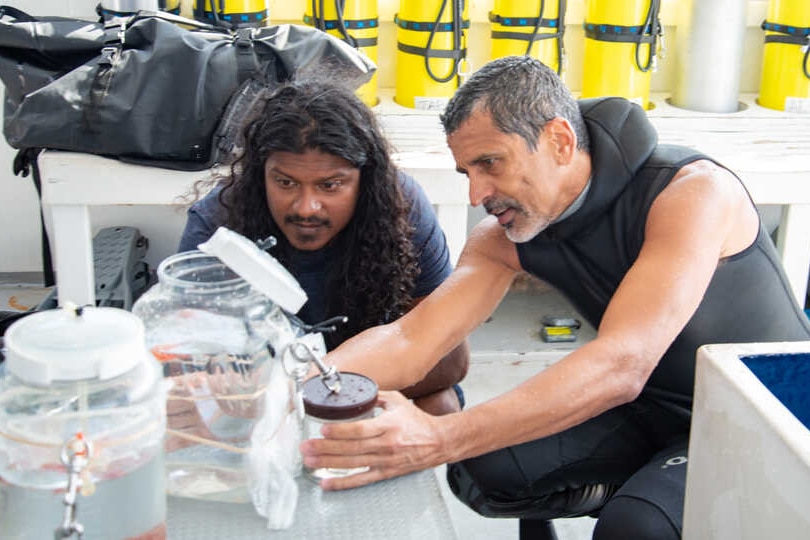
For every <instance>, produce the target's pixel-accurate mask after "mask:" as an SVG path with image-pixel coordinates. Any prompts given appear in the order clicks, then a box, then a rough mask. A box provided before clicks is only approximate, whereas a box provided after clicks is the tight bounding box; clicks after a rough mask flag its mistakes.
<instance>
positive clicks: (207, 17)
mask: <svg viewBox="0 0 810 540" xmlns="http://www.w3.org/2000/svg"><path fill="white" fill-rule="evenodd" d="M192 10H193V13H194V18H195V19H196V20H198V21H200V22H204V23H208V24H213V25H217V26H224V27H226V28H245V27H251V26H265V25H266V24H267V18H268V10H267V2H266V0H194V4H193V7H192Z"/></svg>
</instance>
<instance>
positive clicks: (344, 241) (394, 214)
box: [179, 81, 469, 414]
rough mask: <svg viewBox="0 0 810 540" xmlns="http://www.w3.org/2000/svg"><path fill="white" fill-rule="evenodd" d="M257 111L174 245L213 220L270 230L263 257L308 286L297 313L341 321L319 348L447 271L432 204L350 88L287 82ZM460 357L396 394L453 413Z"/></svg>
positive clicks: (393, 313) (388, 316) (185, 245)
mask: <svg viewBox="0 0 810 540" xmlns="http://www.w3.org/2000/svg"><path fill="white" fill-rule="evenodd" d="M255 110H256V111H257V112H256V114H253V115H252V116H251V117H250V118H249V119H248V121H247V123H246V125H245V128H244V131H243V140H244V148H243V150H242V151H241V153H240V155H239V156H238V157H237V159H236V160H235V161H234V163H233V165H232V166H231V172H230V174H229V175H228V176H227V177H226V178H224V179H222V180H221V182H220V183H219V184H218V185H217V186H216V187H215V188H214V189H213V190H211V192H209V193H208V194H207V195H206V196H205V197H203V198H202V199H200V200H198V201H197V202H195V203H194V204H193V205H192V206H191V207H190V208H189V211H188V221H187V223H186V227H185V230H184V231H183V236H182V238H181V240H180V248H179V249H180V251H187V250H191V249H196V246H197V245H198V244H200V243H202V242H204V241H205V240H207V239H208V238H209V237H210V236H211V235H212V234H213V233H214V232H215V231H216V229H217V227H219V226H221V225H224V226H226V227H228V228H229V229H231V230H234V231H236V232H238V233H240V234H242V235H243V236H246V237H247V238H250V239H252V240H263V239H266V238H267V237H269V236H273V237H275V239H276V241H277V244H276V245H275V247H273V248H272V249H271V250H270V253H271V254H272V255H273V256H274V257H276V259H278V260H279V262H281V263H282V264H283V265H284V266H285V267H286V268H287V269H288V270H289V271H290V272H291V273H292V274H293V275H294V276H295V277H296V279H297V280H298V281H299V283H300V284H301V286H302V287H303V288H304V290H305V291H306V293H307V297H308V300H307V303H306V304H305V305H304V307H303V308H302V309H301V311H300V312H299V313H298V316H299V317H300V318H301V319H302V320H303V321H304V322H305V323H307V324H313V325H314V324H317V323H319V322H322V321H324V320H327V319H330V318H332V317H336V316H346V317H347V318H348V321H347V322H346V323H345V324H339V325H337V328H336V330H335V331H334V332H331V333H327V334H326V335H325V338H326V341H327V347H328V348H329V349H332V348H334V347H336V346H337V345H339V344H340V343H342V342H343V341H345V340H346V339H348V338H349V337H351V336H353V335H355V334H357V333H359V332H360V331H362V330H364V329H366V328H369V327H372V326H376V325H379V324H384V323H388V322H391V321H393V320H395V319H397V318H399V317H400V316H401V315H403V314H404V313H406V312H407V311H408V310H409V309H411V308H412V307H413V306H414V305H416V304H417V303H418V302H419V301H420V300H421V299H422V297H424V296H427V295H428V294H429V293H430V292H431V291H433V290H434V289H435V288H436V287H438V285H439V284H440V283H441V282H442V281H444V279H445V278H446V277H447V276H448V275H449V274H450V272H451V270H452V267H451V264H450V259H449V251H448V248H447V245H446V243H445V238H444V234H443V233H442V230H441V228H440V227H439V225H438V222H437V220H436V216H435V213H434V211H433V208H432V206H431V205H430V202H429V201H428V199H427V197H426V196H425V194H424V192H423V191H422V189H421V187H420V186H419V185H418V184H417V183H416V182H415V181H414V180H413V179H412V178H410V177H409V176H407V175H406V174H404V173H403V172H401V171H398V170H397V168H396V167H395V165H394V164H393V163H392V162H391V159H390V155H389V149H388V144H387V142H386V140H385V138H384V136H383V135H382V132H381V130H380V128H379V127H378V124H377V122H376V119H375V117H374V113H373V112H372V111H371V110H370V109H369V108H368V107H367V106H365V105H364V104H363V103H362V102H361V101H360V100H359V99H358V98H357V97H356V96H355V95H354V94H353V93H352V92H351V90H349V89H347V88H344V87H342V86H340V85H338V84H331V83H325V82H316V81H309V82H291V83H286V84H284V85H283V86H281V87H279V88H278V89H276V90H274V91H268V92H267V94H266V95H265V96H263V97H262V98H260V99H259V100H258V105H257V107H256V108H255ZM468 357H469V352H468V347H467V344H466V342H464V343H462V344H461V345H459V346H458V347H456V348H455V349H453V351H452V352H450V353H449V354H448V355H446V356H445V357H444V359H443V361H442V362H440V363H439V364H438V365H437V366H436V367H435V368H434V369H433V370H432V371H430V373H428V375H427V376H426V377H425V378H424V379H423V380H421V381H420V382H418V383H416V384H413V385H411V386H410V387H408V388H404V389H402V390H403V393H404V394H405V395H406V396H407V397H409V398H412V399H414V401H415V402H416V404H417V405H419V406H420V407H421V408H423V409H424V410H426V411H428V412H431V413H433V414H442V413H445V412H451V411H454V410H458V409H459V408H460V407H461V406H463V394H462V393H461V390H460V388H459V387H458V385H457V383H458V382H459V381H460V380H461V379H462V378H463V377H464V375H465V374H466V371H467V365H468Z"/></svg>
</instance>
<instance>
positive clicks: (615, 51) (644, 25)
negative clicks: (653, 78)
mask: <svg viewBox="0 0 810 540" xmlns="http://www.w3.org/2000/svg"><path fill="white" fill-rule="evenodd" d="M660 7H661V0H589V1H588V3H587V10H586V13H585V23H584V25H583V26H584V27H585V47H584V51H583V77H582V97H583V98H587V97H597V96H622V97H625V98H627V99H629V100H631V101H634V102H636V103H638V104H639V105H641V106H642V107H643V108H645V109H649V108H650V106H651V104H650V99H649V96H650V75H651V73H652V71H653V70H654V69H655V66H656V54H657V46H658V45H659V43H660V39H661V38H662V27H661V23H660V22H659V20H658V12H659V10H660Z"/></svg>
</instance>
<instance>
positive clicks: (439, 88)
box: [394, 0, 470, 110]
mask: <svg viewBox="0 0 810 540" xmlns="http://www.w3.org/2000/svg"><path fill="white" fill-rule="evenodd" d="M467 3H468V2H467V1H466V0H400V4H399V13H397V15H396V16H395V17H394V23H395V24H396V25H397V67H396V84H395V94H394V101H396V102H397V103H398V104H400V105H403V106H405V107H411V108H416V109H424V110H442V109H444V106H445V105H446V104H447V102H448V101H449V99H450V98H451V97H452V95H453V94H454V93H455V91H456V89H457V88H458V86H459V84H460V77H461V76H462V75H463V72H464V70H465V69H466V66H467V61H466V58H467V42H466V39H467V38H466V32H465V30H466V29H467V28H469V26H470V21H469V20H468V19H467Z"/></svg>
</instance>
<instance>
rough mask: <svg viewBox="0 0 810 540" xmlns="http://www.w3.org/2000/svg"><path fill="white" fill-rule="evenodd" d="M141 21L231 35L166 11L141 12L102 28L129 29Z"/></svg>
mask: <svg viewBox="0 0 810 540" xmlns="http://www.w3.org/2000/svg"><path fill="white" fill-rule="evenodd" d="M143 19H162V20H164V21H166V22H170V23H174V24H183V25H187V26H193V27H194V28H196V29H197V30H207V31H210V32H216V33H218V34H225V35H231V34H232V32H231V31H230V30H228V29H227V28H223V27H221V26H214V25H213V24H208V23H204V22H201V21H197V20H195V19H187V18H186V17H183V16H181V15H175V14H174V13H169V12H167V11H149V10H141V11H138V12H137V13H135V14H134V15H131V16H129V17H116V18H113V19H110V20H109V21H107V22H106V23H105V24H104V28H105V29H107V28H116V27H123V28H126V27H129V26H132V25H133V24H134V23H135V22H137V21H140V20H143Z"/></svg>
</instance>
